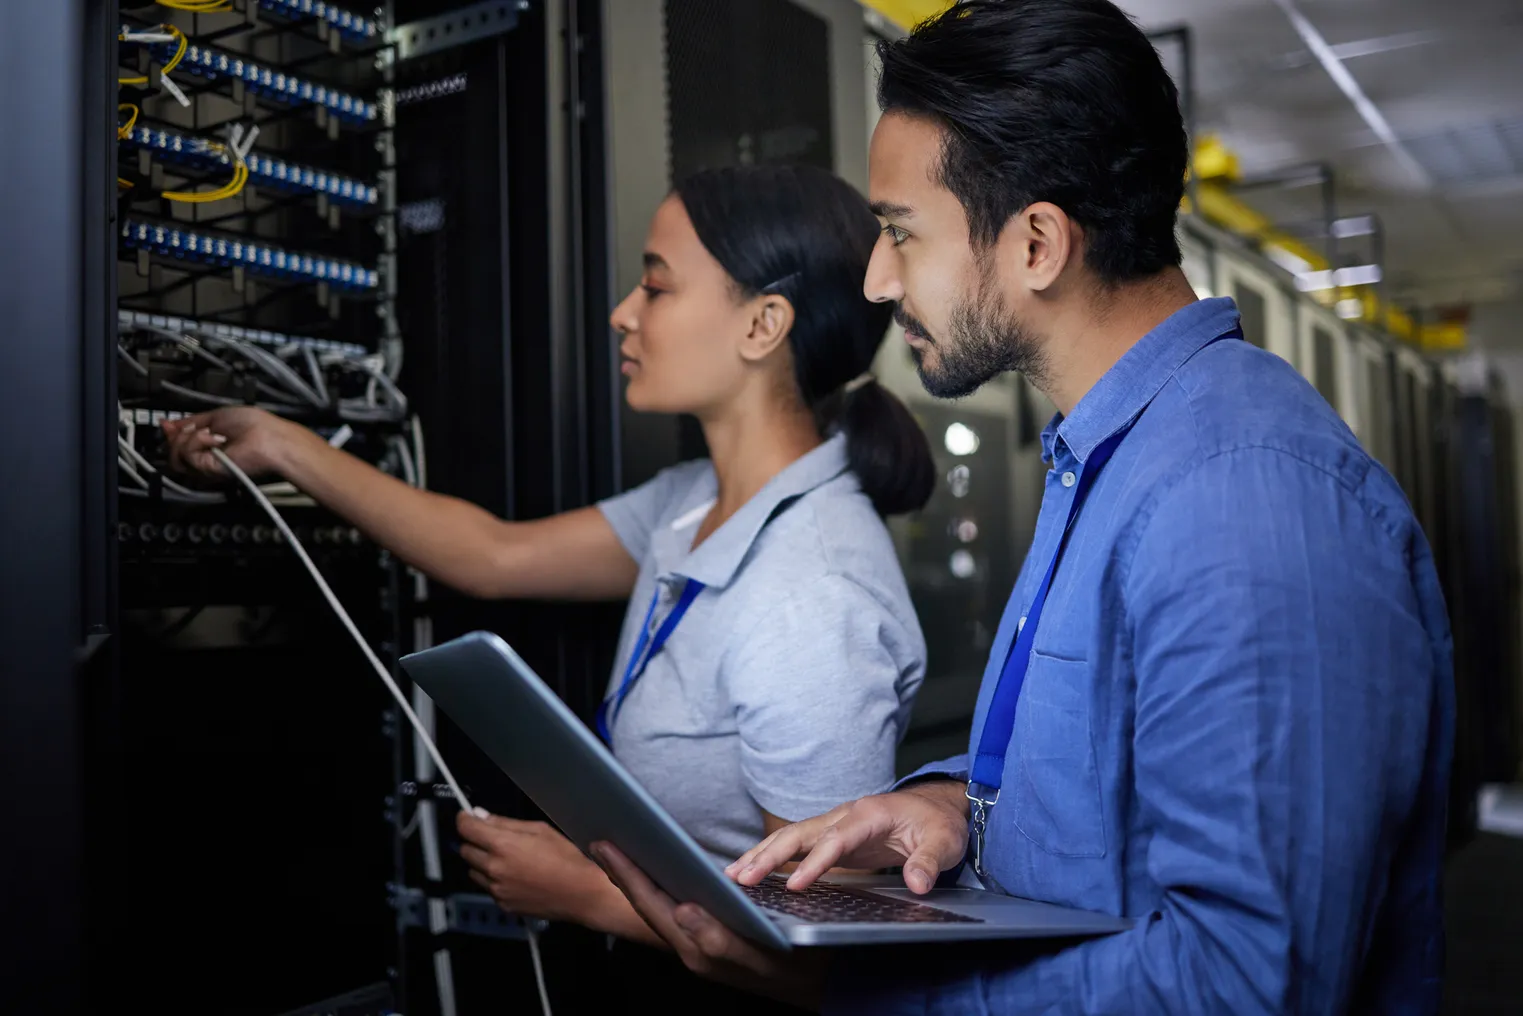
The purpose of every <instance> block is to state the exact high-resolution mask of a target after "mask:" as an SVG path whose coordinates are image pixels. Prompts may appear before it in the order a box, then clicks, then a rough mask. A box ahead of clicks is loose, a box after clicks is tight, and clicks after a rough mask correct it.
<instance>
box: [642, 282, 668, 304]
mask: <svg viewBox="0 0 1523 1016" xmlns="http://www.w3.org/2000/svg"><path fill="white" fill-rule="evenodd" d="M640 288H641V289H643V290H645V298H646V299H647V300H654V299H655V298H656V297H658V296H660V295H661V294H662V293H663V292H664V290H660V289H657V288H656V287H655V286H647V285H646V284H645V283H643V282H642V283H640Z"/></svg>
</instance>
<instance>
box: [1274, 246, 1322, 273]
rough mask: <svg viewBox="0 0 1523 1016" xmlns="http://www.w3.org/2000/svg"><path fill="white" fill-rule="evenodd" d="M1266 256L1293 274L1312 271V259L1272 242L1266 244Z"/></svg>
mask: <svg viewBox="0 0 1523 1016" xmlns="http://www.w3.org/2000/svg"><path fill="white" fill-rule="evenodd" d="M1264 256H1265V257H1267V258H1269V260H1271V261H1273V262H1274V263H1275V264H1277V265H1279V266H1280V267H1281V268H1283V269H1285V270H1286V271H1287V272H1289V273H1290V274H1292V275H1304V274H1305V273H1306V272H1309V271H1311V262H1310V261H1308V260H1306V259H1305V258H1303V257H1298V256H1297V255H1295V254H1292V253H1291V252H1290V251H1288V250H1286V249H1285V248H1284V247H1279V246H1276V245H1275V244H1272V243H1271V244H1265V246H1264Z"/></svg>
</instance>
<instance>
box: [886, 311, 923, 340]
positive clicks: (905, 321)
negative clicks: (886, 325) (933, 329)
mask: <svg viewBox="0 0 1523 1016" xmlns="http://www.w3.org/2000/svg"><path fill="white" fill-rule="evenodd" d="M894 323H895V324H897V325H898V326H899V327H900V328H903V329H904V330H905V331H906V332H908V333H909V334H911V335H913V336H915V338H917V339H921V340H923V341H925V342H930V341H931V333H930V332H929V331H928V330H927V329H926V327H925V325H923V324H921V323H920V320H919V319H918V318H916V317H915V316H914V315H912V314H910V313H909V312H908V311H906V310H905V309H904V305H903V304H898V303H896V304H894Z"/></svg>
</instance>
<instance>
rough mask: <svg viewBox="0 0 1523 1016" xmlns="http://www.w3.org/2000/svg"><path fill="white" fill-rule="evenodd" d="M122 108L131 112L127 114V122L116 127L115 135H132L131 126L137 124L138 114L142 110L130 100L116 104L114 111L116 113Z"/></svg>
mask: <svg viewBox="0 0 1523 1016" xmlns="http://www.w3.org/2000/svg"><path fill="white" fill-rule="evenodd" d="M124 109H126V110H130V111H131V112H129V113H128V114H127V122H126V123H125V124H121V125H119V126H118V127H117V128H116V136H117V137H118V138H125V137H130V136H131V135H132V128H133V127H134V126H135V125H136V124H137V118H138V114H139V113H141V112H142V110H140V109H138V108H137V107H136V106H134V105H133V104H132V103H130V102H123V103H118V104H117V107H116V111H117V112H118V113H120V112H121V111H122V110H124Z"/></svg>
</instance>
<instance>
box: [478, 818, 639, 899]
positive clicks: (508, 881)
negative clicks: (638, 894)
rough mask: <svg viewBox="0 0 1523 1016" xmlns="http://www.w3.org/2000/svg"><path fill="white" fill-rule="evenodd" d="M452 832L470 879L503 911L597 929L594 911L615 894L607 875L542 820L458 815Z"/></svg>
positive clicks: (615, 891)
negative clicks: (458, 841)
mask: <svg viewBox="0 0 1523 1016" xmlns="http://www.w3.org/2000/svg"><path fill="white" fill-rule="evenodd" d="M455 828H456V829H457V830H458V831H459V833H460V836H461V838H462V839H463V840H464V841H465V842H464V843H463V844H462V845H461V847H460V856H461V857H463V858H465V862H466V864H468V865H470V867H471V881H473V882H475V883H476V884H477V885H479V886H481V888H483V889H485V890H486V891H487V892H488V893H490V894H491V896H492V899H494V900H496V901H497V905H498V906H500V907H502V908H503V909H504V910H508V911H511V912H513V913H515V914H522V915H524V916H526V917H540V918H544V919H545V920H548V921H570V922H573V923H576V924H581V925H586V926H588V927H596V926H598V925H599V924H600V923H602V922H601V921H600V920H599V917H600V914H599V913H598V908H599V907H601V906H602V905H604V904H605V903H606V902H607V901H608V900H609V898H610V897H617V896H618V891H617V890H616V889H614V887H613V884H612V883H610V882H609V881H608V876H606V875H604V874H603V872H602V870H601V869H600V868H599V867H598V866H597V865H596V864H594V863H592V861H590V860H588V859H587V857H586V856H585V855H584V854H583V853H582V852H581V851H580V850H578V849H577V848H576V846H575V845H574V844H573V843H572V842H571V841H570V840H568V839H566V837H564V836H562V835H561V834H560V832H558V831H557V830H556V829H554V828H553V827H551V826H549V825H547V824H546V823H544V822H521V821H519V820H517V819H511V818H502V817H500V816H497V815H488V816H487V817H486V818H479V817H477V816H476V815H472V814H469V813H467V812H461V813H460V814H459V815H458V816H457V817H456V819H455Z"/></svg>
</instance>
